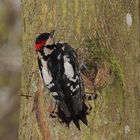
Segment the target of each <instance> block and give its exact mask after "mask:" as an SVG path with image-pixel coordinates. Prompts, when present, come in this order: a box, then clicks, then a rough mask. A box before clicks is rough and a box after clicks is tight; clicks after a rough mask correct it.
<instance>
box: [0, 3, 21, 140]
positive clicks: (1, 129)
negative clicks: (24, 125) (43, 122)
mask: <svg viewBox="0 0 140 140" xmlns="http://www.w3.org/2000/svg"><path fill="white" fill-rule="evenodd" d="M21 31H22V29H21V7H20V0H0V140H17V139H18V138H17V137H18V118H19V117H18V116H19V93H20V91H19V89H20V77H21V63H22V57H21Z"/></svg>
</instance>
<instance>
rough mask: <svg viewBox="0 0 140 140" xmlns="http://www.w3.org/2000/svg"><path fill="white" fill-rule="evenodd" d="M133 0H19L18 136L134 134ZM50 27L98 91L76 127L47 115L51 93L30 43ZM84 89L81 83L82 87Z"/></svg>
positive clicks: (119, 137) (138, 63)
mask: <svg viewBox="0 0 140 140" xmlns="http://www.w3.org/2000/svg"><path fill="white" fill-rule="evenodd" d="M138 5H139V1H138V0H135V1H132V0H127V1H126V0H117V1H113V0H71V1H68V0H59V1H56V0H47V1H45V0H42V1H41V0H35V1H27V0H22V19H23V20H22V21H23V49H22V50H23V70H22V89H21V96H20V126H19V139H20V140H30V139H33V140H42V139H44V140H50V139H52V140H58V139H62V140H65V139H73V140H75V139H76V140H79V139H81V140H92V139H94V140H102V139H105V140H139V139H140V134H139V131H140V122H139V118H140V110H139V105H140V103H139V99H140V96H139V91H140V84H139V83H140V76H139V75H140V72H139V69H140V48H139V14H138V13H139V7H138ZM54 28H55V29H56V40H65V41H67V42H68V43H69V44H71V45H72V46H74V47H75V49H76V50H77V52H78V54H79V56H80V59H81V58H82V59H84V61H85V62H86V64H87V67H88V69H89V71H88V72H85V71H84V74H85V76H86V77H87V78H88V79H89V80H90V81H94V78H93V77H94V76H93V75H92V74H94V72H93V71H94V68H95V66H96V69H97V73H96V77H95V83H94V84H95V86H96V88H97V91H98V98H97V100H96V101H90V103H91V104H92V106H93V110H92V112H91V114H90V115H89V116H88V120H89V127H86V126H84V125H83V124H81V127H82V128H81V131H78V130H77V129H76V128H75V126H74V125H73V124H71V125H70V128H69V129H68V128H66V127H65V126H64V125H62V124H59V123H58V121H57V120H54V119H51V118H49V117H48V112H47V109H48V106H49V104H50V102H51V100H52V99H51V97H50V96H49V94H48V93H47V90H45V89H42V82H41V80H40V78H39V76H38V74H36V73H33V71H35V70H37V62H36V55H35V52H34V49H33V46H34V41H35V37H36V35H37V34H39V33H40V32H46V31H51V30H52V29H54ZM89 72H90V74H89ZM88 89H89V87H88V85H87V90H88Z"/></svg>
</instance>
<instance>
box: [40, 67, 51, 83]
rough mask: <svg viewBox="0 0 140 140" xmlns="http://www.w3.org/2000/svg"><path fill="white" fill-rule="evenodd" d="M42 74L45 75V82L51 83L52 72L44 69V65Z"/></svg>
mask: <svg viewBox="0 0 140 140" xmlns="http://www.w3.org/2000/svg"><path fill="white" fill-rule="evenodd" d="M42 76H43V80H44V82H45V84H47V85H48V84H50V82H51V81H52V76H51V74H50V73H49V72H48V70H46V69H44V67H42Z"/></svg>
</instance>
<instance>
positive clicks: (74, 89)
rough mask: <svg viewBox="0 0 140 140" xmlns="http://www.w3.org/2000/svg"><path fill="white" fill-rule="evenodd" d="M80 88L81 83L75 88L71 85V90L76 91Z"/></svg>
mask: <svg viewBox="0 0 140 140" xmlns="http://www.w3.org/2000/svg"><path fill="white" fill-rule="evenodd" d="M78 88H79V85H77V86H76V87H75V88H73V86H71V87H70V90H71V91H72V92H75V91H76V90H77V89H78Z"/></svg>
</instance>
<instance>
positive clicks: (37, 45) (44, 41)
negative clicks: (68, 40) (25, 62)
mask: <svg viewBox="0 0 140 140" xmlns="http://www.w3.org/2000/svg"><path fill="white" fill-rule="evenodd" d="M45 44H46V40H42V41H41V42H40V43H38V44H36V45H35V47H34V48H35V50H36V51H39V50H40V49H41V47H43V46H44V45H45Z"/></svg>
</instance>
